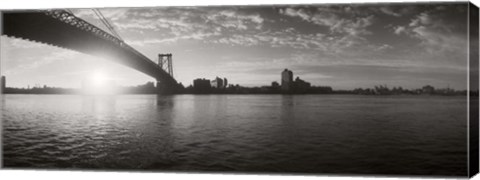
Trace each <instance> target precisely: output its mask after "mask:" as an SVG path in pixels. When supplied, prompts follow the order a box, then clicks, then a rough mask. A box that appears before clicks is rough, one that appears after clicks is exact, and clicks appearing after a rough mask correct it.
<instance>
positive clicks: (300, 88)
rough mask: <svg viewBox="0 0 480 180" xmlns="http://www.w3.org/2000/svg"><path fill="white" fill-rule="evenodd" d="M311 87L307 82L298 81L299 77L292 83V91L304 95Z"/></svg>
mask: <svg viewBox="0 0 480 180" xmlns="http://www.w3.org/2000/svg"><path fill="white" fill-rule="evenodd" d="M310 87H311V84H310V83H309V82H307V81H304V80H302V79H300V77H298V76H297V78H295V81H294V83H293V89H294V91H295V93H306V92H307V91H308V90H309V89H310Z"/></svg>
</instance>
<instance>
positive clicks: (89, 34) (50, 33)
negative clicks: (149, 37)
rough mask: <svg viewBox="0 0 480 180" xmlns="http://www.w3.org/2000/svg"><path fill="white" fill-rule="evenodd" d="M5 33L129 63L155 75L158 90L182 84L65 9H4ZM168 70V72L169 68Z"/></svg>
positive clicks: (168, 91) (167, 90)
mask: <svg viewBox="0 0 480 180" xmlns="http://www.w3.org/2000/svg"><path fill="white" fill-rule="evenodd" d="M2 27H3V28H2V35H6V36H9V37H13V38H20V39H24V40H28V41H33V42H38V43H44V44H48V45H52V46H57V47H60V48H65V49H69V50H73V51H77V52H81V53H85V54H90V55H94V56H98V57H102V58H105V59H109V60H112V61H114V62H117V63H120V64H123V65H126V66H128V67H131V68H133V69H135V70H137V71H140V72H142V73H145V74H146V75H149V76H151V77H153V78H155V79H156V81H157V89H158V93H159V94H174V93H175V92H176V90H177V89H178V88H179V85H178V83H177V81H176V80H175V79H174V78H173V76H172V75H173V72H172V70H171V61H170V67H169V69H167V70H164V69H163V65H158V64H156V63H155V62H153V61H152V60H150V59H149V58H148V57H146V56H144V55H143V54H142V53H140V52H138V51H137V50H135V49H134V48H132V47H131V46H129V45H128V44H126V43H125V42H124V41H123V40H121V39H119V38H117V37H116V36H114V35H112V34H110V33H108V32H105V31H104V30H102V29H100V28H98V27H96V26H95V25H92V24H91V23H89V22H87V21H85V20H83V19H81V18H78V17H76V16H75V15H74V14H72V13H70V12H68V11H65V10H38V11H23V12H18V11H11V12H9V11H4V12H3V26H2ZM167 71H169V72H167Z"/></svg>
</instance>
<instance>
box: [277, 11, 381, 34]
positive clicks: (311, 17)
mask: <svg viewBox="0 0 480 180" xmlns="http://www.w3.org/2000/svg"><path fill="white" fill-rule="evenodd" d="M349 9H351V8H346V9H343V10H336V9H330V10H326V9H325V8H319V9H318V10H317V11H307V10H305V9H303V8H286V9H285V10H281V11H280V14H283V15H286V16H290V17H299V18H301V19H302V20H304V21H307V22H310V23H313V24H316V25H319V26H326V27H328V28H329V29H330V31H331V33H340V34H342V33H343V34H345V33H346V34H349V35H365V34H370V33H371V32H370V31H368V30H367V27H368V26H371V25H372V24H373V20H374V15H368V16H355V17H348V18H347V17H343V16H346V15H345V14H342V13H345V12H349V11H352V10H349Z"/></svg>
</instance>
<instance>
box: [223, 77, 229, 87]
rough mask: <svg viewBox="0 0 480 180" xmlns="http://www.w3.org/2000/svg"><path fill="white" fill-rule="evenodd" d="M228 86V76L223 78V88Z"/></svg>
mask: <svg viewBox="0 0 480 180" xmlns="http://www.w3.org/2000/svg"><path fill="white" fill-rule="evenodd" d="M227 87H228V80H227V78H223V88H227Z"/></svg>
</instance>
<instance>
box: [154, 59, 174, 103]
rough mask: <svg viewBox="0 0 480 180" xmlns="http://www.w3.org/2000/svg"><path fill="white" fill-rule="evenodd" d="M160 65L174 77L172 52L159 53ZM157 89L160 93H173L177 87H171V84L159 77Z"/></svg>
mask: <svg viewBox="0 0 480 180" xmlns="http://www.w3.org/2000/svg"><path fill="white" fill-rule="evenodd" d="M158 66H159V67H160V68H161V69H163V70H164V71H165V72H167V73H168V74H169V75H170V76H171V77H172V78H173V66H172V54H171V53H168V54H158ZM157 90H158V94H163V95H167V94H173V92H174V91H175V87H171V85H168V84H166V83H165V82H161V81H160V80H159V79H157Z"/></svg>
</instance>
